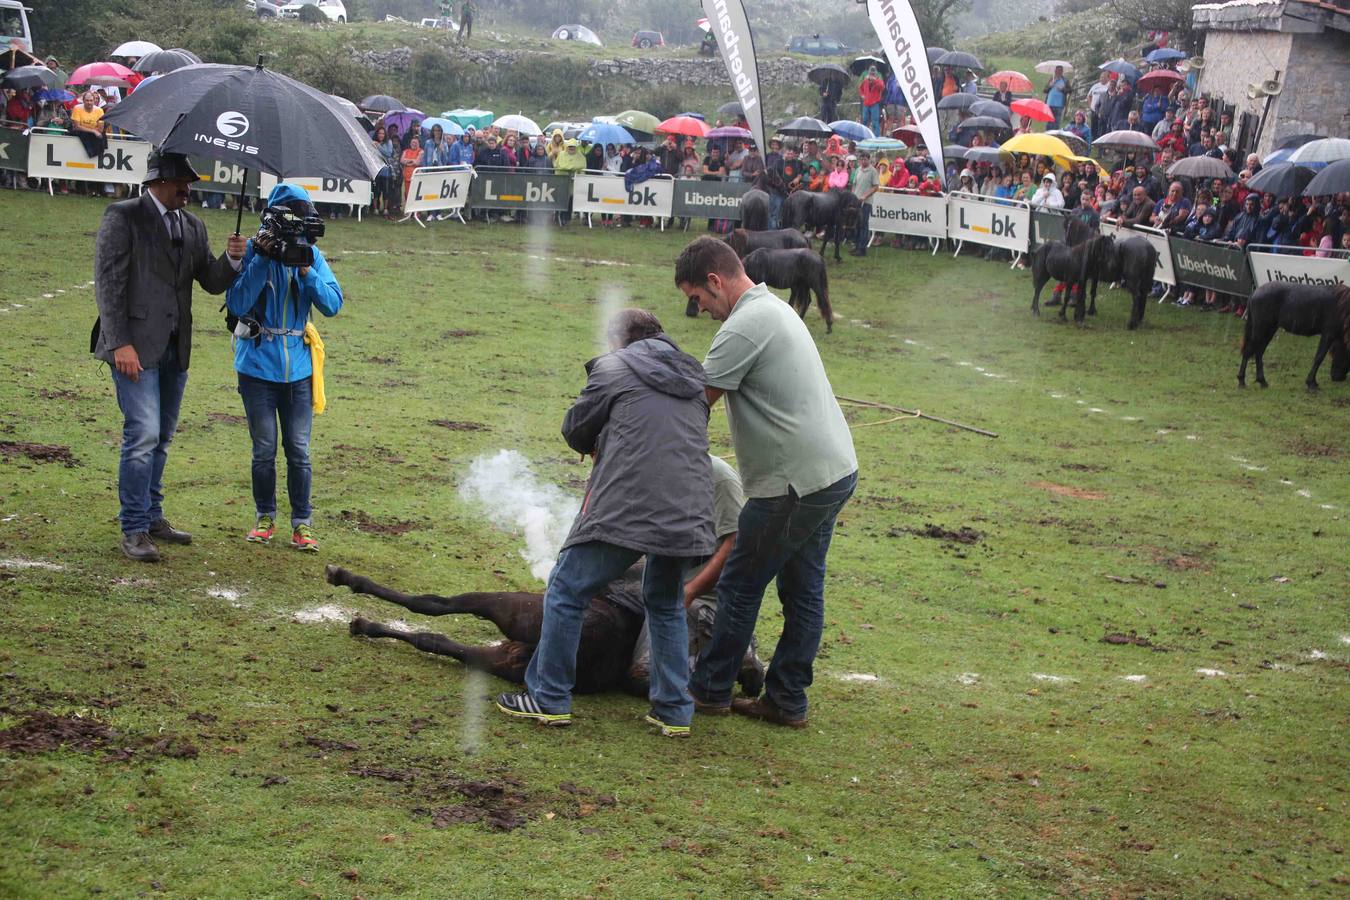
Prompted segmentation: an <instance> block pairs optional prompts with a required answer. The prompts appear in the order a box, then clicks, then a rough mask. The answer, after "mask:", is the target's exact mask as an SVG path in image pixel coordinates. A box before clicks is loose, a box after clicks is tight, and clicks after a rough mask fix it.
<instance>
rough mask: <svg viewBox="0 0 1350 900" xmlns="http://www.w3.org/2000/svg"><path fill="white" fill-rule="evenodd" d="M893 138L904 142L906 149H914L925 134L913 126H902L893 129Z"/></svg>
mask: <svg viewBox="0 0 1350 900" xmlns="http://www.w3.org/2000/svg"><path fill="white" fill-rule="evenodd" d="M891 137H893V138H895V139H897V140H899V141H901V142H903V143H904V145H905V146H906V147H913V146H914V145H915V144H917V143H919V142H920V141H922V140H923V132H922V131H920V130H919V129H917V128H915V127H914V126H913V125H900V126H898V127H896V128H892V129H891Z"/></svg>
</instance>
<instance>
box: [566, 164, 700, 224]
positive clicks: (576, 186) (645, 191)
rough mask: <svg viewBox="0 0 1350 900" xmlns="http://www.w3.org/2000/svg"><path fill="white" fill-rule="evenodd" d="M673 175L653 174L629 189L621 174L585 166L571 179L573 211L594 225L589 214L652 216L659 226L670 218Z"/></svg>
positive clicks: (672, 199)
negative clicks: (625, 185) (598, 170)
mask: <svg viewBox="0 0 1350 900" xmlns="http://www.w3.org/2000/svg"><path fill="white" fill-rule="evenodd" d="M674 198H675V179H674V177H672V176H670V175H655V176H652V177H651V178H648V179H647V180H646V181H641V182H638V183H637V184H635V185H634V186H633V190H631V191H629V190H628V189H627V188H625V187H624V178H623V175H621V174H618V173H616V172H597V171H596V170H594V169H586V170H584V171H582V172H578V173H577V176H576V179H575V181H573V183H572V211H573V212H575V213H581V214H582V215H584V216H586V227H587V228H593V227H594V224H593V223H592V221H591V216H592V215H594V214H596V213H599V214H600V215H607V216H654V217H655V218H656V219H657V220H658V221H660V224H661V229H662V230H663V231H664V230H665V227H666V223H665V220H666V219H668V218H670V215H671V210H672V208H673V206H674Z"/></svg>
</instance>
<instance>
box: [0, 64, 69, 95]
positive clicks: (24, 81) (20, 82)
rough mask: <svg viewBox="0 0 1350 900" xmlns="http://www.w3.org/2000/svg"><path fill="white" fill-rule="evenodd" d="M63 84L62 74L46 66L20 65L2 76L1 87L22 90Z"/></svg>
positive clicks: (54, 86)
mask: <svg viewBox="0 0 1350 900" xmlns="http://www.w3.org/2000/svg"><path fill="white" fill-rule="evenodd" d="M60 86H61V76H60V75H58V74H56V73H55V72H53V71H52V70H51V69H49V68H47V67H46V66H19V67H18V68H17V69H10V70H9V71H8V72H6V73H5V76H4V78H0V87H7V88H13V89H15V90H21V89H23V88H57V87H60Z"/></svg>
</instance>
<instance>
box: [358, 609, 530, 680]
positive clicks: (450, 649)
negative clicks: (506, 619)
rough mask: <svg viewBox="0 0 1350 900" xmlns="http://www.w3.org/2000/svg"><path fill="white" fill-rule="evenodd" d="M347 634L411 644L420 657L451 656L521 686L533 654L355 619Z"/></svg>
mask: <svg viewBox="0 0 1350 900" xmlns="http://www.w3.org/2000/svg"><path fill="white" fill-rule="evenodd" d="M349 630H350V632H351V634H352V636H353V637H368V638H393V639H394V640H396V641H403V642H405V643H408V644H411V645H413V646H414V647H416V648H417V649H418V650H421V651H422V652H423V653H434V654H436V655H437V656H450V657H453V658H454V659H457V660H459V661H460V662H462V663H464V664H465V665H466V666H468V667H469V668H471V669H478V670H480V671H483V672H488V673H490V674H492V675H496V676H497V677H498V678H502V679H505V680H506V681H511V682H514V683H516V684H521V683H523V682H524V680H525V666H526V664H527V663H528V662H529V659H530V656H531V654H532V653H533V647H534V645H533V644H525V643H522V642H520V641H505V642H503V643H500V644H497V645H495V646H492V647H475V646H472V645H470V644H461V643H459V642H458V641H455V640H451V639H450V638H448V637H446V636H445V635H443V634H436V633H434V632H430V631H403V630H402V629H399V628H390V627H389V626H388V625H383V624H381V623H379V622H372V621H370V620H369V619H363V618H361V617H359V616H358V617H357V618H355V619H353V620H352V623H351V626H350V627H349Z"/></svg>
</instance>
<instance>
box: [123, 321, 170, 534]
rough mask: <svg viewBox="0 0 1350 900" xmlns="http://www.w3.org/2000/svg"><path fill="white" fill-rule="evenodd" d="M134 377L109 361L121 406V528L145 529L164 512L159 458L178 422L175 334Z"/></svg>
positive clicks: (162, 459)
mask: <svg viewBox="0 0 1350 900" xmlns="http://www.w3.org/2000/svg"><path fill="white" fill-rule="evenodd" d="M141 364H142V366H144V368H143V369H142V370H141V373H140V377H139V379H138V380H136V381H132V380H131V379H130V378H127V377H126V376H125V375H123V374H122V373H121V372H119V371H117V368H116V367H115V366H114V367H113V370H112V379H113V387H114V388H116V390H117V405H118V406H119V407H121V410H122V457H121V460H120V462H119V463H118V465H117V499H118V501H119V502H120V504H121V506H122V511H121V514H120V519H121V521H122V533H123V534H137V533H139V532H142V531H149V530H150V526H151V525H153V524H154V523H155V522H156V521H157V520H159V519H162V518H164V464H165V463H167V462H168V460H169V442H170V441H171V440H173V433H174V431H175V430H176V429H177V428H178V410H179V408H180V407H181V406H182V405H183V389H184V388H185V387H186V386H187V372H185V371H183V369H181V368H179V366H178V336H177V335H176V334H175V335H172V336H170V338H169V346H168V348H167V349H166V350H165V351H164V355H163V356H161V357H160V358H159V360H157V361H156V362H155V363H154V364H152V365H148V366H147V365H146V361H145V360H142V361H141Z"/></svg>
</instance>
